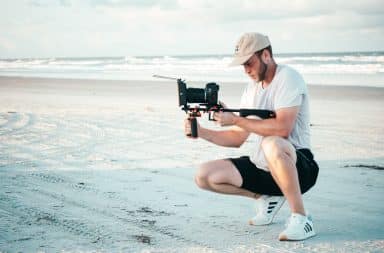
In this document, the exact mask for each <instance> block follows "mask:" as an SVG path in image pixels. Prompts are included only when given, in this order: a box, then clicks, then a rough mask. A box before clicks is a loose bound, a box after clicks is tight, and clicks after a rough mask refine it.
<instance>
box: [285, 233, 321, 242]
mask: <svg viewBox="0 0 384 253" xmlns="http://www.w3.org/2000/svg"><path fill="white" fill-rule="evenodd" d="M315 235H316V233H313V234H311V235H309V236H308V237H305V238H300V239H289V238H288V237H287V236H285V235H284V236H281V237H279V241H303V240H306V239H309V238H311V237H314V236H315Z"/></svg>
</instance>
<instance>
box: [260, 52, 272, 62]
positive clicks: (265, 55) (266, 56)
mask: <svg viewBox="0 0 384 253" xmlns="http://www.w3.org/2000/svg"><path fill="white" fill-rule="evenodd" d="M261 59H262V60H263V62H264V63H265V64H268V63H270V62H271V55H270V54H269V51H268V50H266V49H264V50H263V53H262V54H261Z"/></svg>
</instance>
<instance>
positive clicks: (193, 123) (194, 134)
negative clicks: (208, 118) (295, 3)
mask: <svg viewBox="0 0 384 253" xmlns="http://www.w3.org/2000/svg"><path fill="white" fill-rule="evenodd" d="M189 120H190V121H191V137H194V138H196V137H197V136H198V133H197V120H196V118H195V117H192V118H190V119H189Z"/></svg>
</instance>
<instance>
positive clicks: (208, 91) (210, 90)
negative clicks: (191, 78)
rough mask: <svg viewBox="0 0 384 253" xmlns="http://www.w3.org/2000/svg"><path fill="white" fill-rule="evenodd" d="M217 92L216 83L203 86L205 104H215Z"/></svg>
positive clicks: (217, 86)
mask: <svg viewBox="0 0 384 253" xmlns="http://www.w3.org/2000/svg"><path fill="white" fill-rule="evenodd" d="M218 91H219V85H217V84H216V83H207V85H206V86H205V100H206V103H207V104H210V105H215V104H217V97H218V96H217V93H218Z"/></svg>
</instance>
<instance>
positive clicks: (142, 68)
mask: <svg viewBox="0 0 384 253" xmlns="http://www.w3.org/2000/svg"><path fill="white" fill-rule="evenodd" d="M275 58H276V62H277V63H278V64H279V63H280V64H287V65H290V66H292V67H294V68H296V69H297V70H298V71H299V72H301V73H302V74H303V75H304V76H305V77H306V78H307V79H308V78H309V82H311V81H313V80H311V76H312V75H316V76H319V75H323V76H334V75H339V76H341V77H342V76H345V75H353V76H355V77H356V76H357V75H361V76H365V77H366V76H369V75H373V76H375V78H374V79H375V80H376V82H377V83H381V85H383V86H384V78H383V74H384V52H369V53H361V52H357V53H323V54H319V53H316V54H276V55H275ZM231 59H232V56H231V55H206V56H204V55H203V56H142V57H140V56H124V57H95V58H88V57H87V58H25V59H0V75H29V76H40V77H60V78H62V77H68V78H89V77H92V78H97V79H104V78H109V79H123V80H124V79H135V80H136V79H139V80H152V75H153V74H166V75H172V76H183V77H187V78H188V79H189V80H207V79H210V80H212V78H215V80H219V81H243V80H244V74H243V70H239V68H240V69H241V67H235V68H228V67H227V66H228V64H229V63H230V62H231ZM339 79H340V78H339ZM361 79H364V78H363V77H361ZM356 82H357V81H356Z"/></svg>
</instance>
